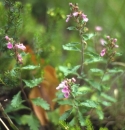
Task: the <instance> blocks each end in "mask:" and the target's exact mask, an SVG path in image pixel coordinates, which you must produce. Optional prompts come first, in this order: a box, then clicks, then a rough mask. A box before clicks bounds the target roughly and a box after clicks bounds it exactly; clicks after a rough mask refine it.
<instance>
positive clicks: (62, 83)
mask: <svg viewBox="0 0 125 130" xmlns="http://www.w3.org/2000/svg"><path fill="white" fill-rule="evenodd" d="M64 85H65V82H64V81H63V82H61V83H60V84H59V86H58V87H56V89H57V90H59V89H62V88H63V87H64Z"/></svg>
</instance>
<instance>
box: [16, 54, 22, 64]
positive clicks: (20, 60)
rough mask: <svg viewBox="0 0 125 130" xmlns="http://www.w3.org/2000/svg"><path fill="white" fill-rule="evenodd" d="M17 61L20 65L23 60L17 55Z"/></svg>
mask: <svg viewBox="0 0 125 130" xmlns="http://www.w3.org/2000/svg"><path fill="white" fill-rule="evenodd" d="M17 59H18V61H19V63H22V60H23V58H22V56H21V55H20V54H17Z"/></svg>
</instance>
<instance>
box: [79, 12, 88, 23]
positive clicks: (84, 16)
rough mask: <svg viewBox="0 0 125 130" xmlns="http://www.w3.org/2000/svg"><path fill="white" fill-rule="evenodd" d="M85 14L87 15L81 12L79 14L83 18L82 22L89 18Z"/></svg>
mask: <svg viewBox="0 0 125 130" xmlns="http://www.w3.org/2000/svg"><path fill="white" fill-rule="evenodd" d="M86 16H87V15H85V14H83V13H82V14H81V17H82V19H83V21H84V22H88V20H89V19H88V18H87V17H86Z"/></svg>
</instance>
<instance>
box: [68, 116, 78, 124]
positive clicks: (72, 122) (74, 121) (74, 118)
mask: <svg viewBox="0 0 125 130" xmlns="http://www.w3.org/2000/svg"><path fill="white" fill-rule="evenodd" d="M76 124H77V123H76V117H73V119H72V120H71V121H70V122H69V125H70V126H75V125H76Z"/></svg>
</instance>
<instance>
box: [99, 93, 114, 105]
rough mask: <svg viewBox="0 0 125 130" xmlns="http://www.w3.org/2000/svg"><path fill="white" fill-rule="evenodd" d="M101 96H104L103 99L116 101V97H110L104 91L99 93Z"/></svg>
mask: <svg viewBox="0 0 125 130" xmlns="http://www.w3.org/2000/svg"><path fill="white" fill-rule="evenodd" d="M101 96H102V97H103V98H105V99H107V100H109V101H111V102H114V103H115V102H116V99H115V98H113V97H111V96H109V95H107V94H105V93H101Z"/></svg>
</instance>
